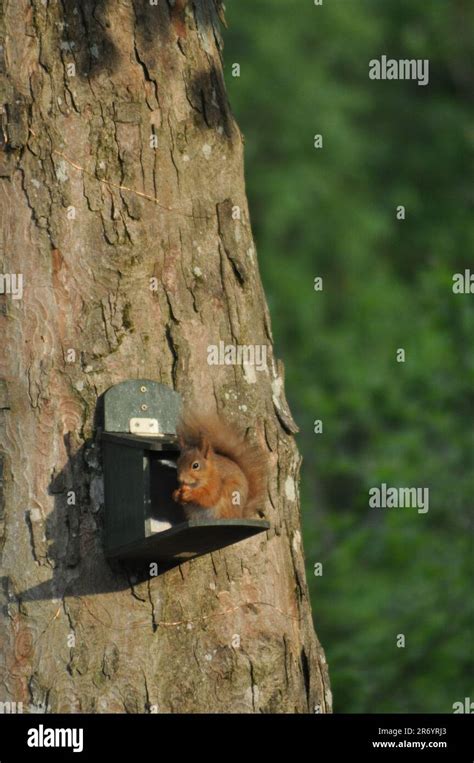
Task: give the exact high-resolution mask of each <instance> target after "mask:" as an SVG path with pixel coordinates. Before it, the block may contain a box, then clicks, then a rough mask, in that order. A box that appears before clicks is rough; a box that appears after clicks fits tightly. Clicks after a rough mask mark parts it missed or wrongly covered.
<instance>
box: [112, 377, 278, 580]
mask: <svg viewBox="0 0 474 763" xmlns="http://www.w3.org/2000/svg"><path fill="white" fill-rule="evenodd" d="M180 411H181V396H180V395H179V394H178V393H177V392H174V391H173V390H172V389H171V388H170V387H167V386H165V385H164V384H159V383H158V382H154V381H150V380H148V379H138V380H136V379H133V380H129V381H124V382H121V383H120V384H116V385H115V386H113V387H111V388H110V389H109V390H108V391H107V392H106V393H105V395H104V431H103V432H102V443H103V445H102V448H103V466H104V492H105V553H106V556H107V558H109V559H124V560H136V561H141V562H147V563H150V562H156V563H157V564H158V567H159V569H164V568H165V569H168V568H170V567H173V566H175V565H176V564H180V563H181V562H184V561H188V560H189V559H193V558H194V557H197V556H201V555H202V554H207V553H209V552H211V551H215V550H216V549H219V548H224V547H225V546H229V545H231V544H233V543H237V542H239V541H241V540H245V539H246V538H249V537H251V536H252V535H256V534H257V533H260V532H263V531H264V530H267V529H268V528H269V526H270V525H269V523H268V522H266V521H263V520H258V519H219V520H191V521H186V519H185V516H184V512H183V509H182V507H181V506H179V504H177V503H175V502H174V501H173V500H172V498H171V495H172V492H173V490H174V489H175V488H176V487H177V486H178V483H177V478H176V474H177V472H176V462H177V459H178V456H179V445H178V440H177V436H176V426H177V423H178V420H179V415H180Z"/></svg>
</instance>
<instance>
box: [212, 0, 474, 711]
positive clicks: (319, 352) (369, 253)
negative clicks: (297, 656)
mask: <svg viewBox="0 0 474 763" xmlns="http://www.w3.org/2000/svg"><path fill="white" fill-rule="evenodd" d="M227 21H228V24H229V29H228V31H227V33H226V37H225V44H226V48H225V72H226V81H227V86H228V92H229V97H230V101H231V104H232V107H233V110H234V112H235V114H236V117H237V119H238V122H239V124H240V127H241V129H242V131H243V133H244V135H245V139H246V173H247V188H248V194H249V200H250V209H251V213H252V218H253V220H252V222H253V228H254V232H255V236H256V242H257V248H258V253H259V261H260V267H261V270H262V275H263V280H264V284H265V288H266V291H267V295H268V297H269V302H270V309H271V313H272V318H273V326H274V333H275V337H276V341H277V350H278V353H279V355H280V356H281V357H283V359H284V360H285V365H286V386H287V393H288V397H289V400H290V403H291V405H292V409H293V412H294V413H295V417H296V420H297V422H298V424H299V426H300V429H301V433H300V435H299V443H300V447H301V449H302V452H303V456H304V462H303V470H302V491H303V492H302V495H303V524H304V533H305V550H306V560H307V572H308V579H309V582H310V589H311V596H312V603H313V611H314V616H315V624H316V628H317V632H318V634H319V636H320V638H321V640H322V642H323V644H324V647H325V649H326V654H327V656H328V662H329V667H330V673H331V680H332V687H333V694H334V707H335V711H336V712H404V711H406V712H452V705H453V703H454V702H456V701H458V700H463V699H464V697H466V696H470V697H474V687H473V682H472V675H473V636H474V616H473V596H472V584H473V579H474V575H473V572H474V570H473V554H472V552H473V542H472V505H473V493H474V481H473V461H472V454H473V452H474V447H473V446H474V442H473V431H472V430H473V428H472V419H473V415H472V414H473V411H474V406H473V402H474V394H473V376H474V374H473V369H474V361H473V354H472V340H473V336H474V309H473V303H474V295H469V294H464V295H456V294H453V292H452V277H453V274H454V273H457V272H463V271H464V269H465V268H469V267H471V269H472V271H473V272H474V263H473V260H472V252H473V250H474V248H473V244H474V227H473V209H472V207H473V190H472V189H473V186H472V166H473V163H472V160H473V144H474V125H473V113H472V100H471V98H472V92H473V84H474V78H473V70H472V66H471V64H472V61H473V60H474V56H473V54H474V39H473V35H472V30H473V29H474V5H473V4H472V3H469V2H466V1H465V0H451V1H450V2H446V0H383V2H382V1H381V0H324V3H323V5H322V6H315V5H314V3H313V0H300V2H290V1H289V0H287V2H275V0H259V2H257V3H254V2H251V1H250V0H239V2H237V1H233V0H229V2H228V3H227ZM382 54H386V55H387V56H388V57H392V58H397V59H398V58H423V59H424V58H428V59H429V61H430V82H429V85H428V86H426V87H422V86H418V85H417V83H416V82H412V81H380V82H377V81H371V80H369V78H368V66H369V64H368V62H369V61H370V59H372V58H379V57H380V56H381V55H382ZM233 63H239V64H240V66H241V71H240V77H234V76H232V64H233ZM318 133H320V134H322V135H323V141H324V143H323V148H322V149H316V148H314V145H313V143H314V135H315V134H318ZM469 167H470V168H471V171H470V170H469ZM400 204H402V205H404V206H405V207H406V219H405V220H404V221H400V220H397V219H396V207H397V206H398V205H400ZM316 276H322V277H323V279H324V290H323V291H322V292H316V291H314V289H313V281H314V278H315V277H316ZM397 348H404V349H405V352H406V362H405V363H397V362H396V350H397ZM316 419H321V420H322V421H323V427H324V429H323V434H315V433H314V431H313V428H314V427H313V422H314V421H315V420H316ZM382 482H386V483H387V484H388V485H393V486H407V487H410V486H420V487H429V490H430V504H429V511H428V512H427V513H426V514H420V513H417V510H416V509H415V508H411V509H410V508H403V509H370V508H369V506H368V491H369V489H370V488H371V487H373V486H377V485H380V483H382ZM316 562H321V563H322V564H323V575H322V576H315V575H314V565H315V563H316ZM398 634H404V636H405V639H406V646H405V648H399V647H397V635H398Z"/></svg>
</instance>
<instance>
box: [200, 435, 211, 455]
mask: <svg viewBox="0 0 474 763" xmlns="http://www.w3.org/2000/svg"><path fill="white" fill-rule="evenodd" d="M200 444H201V447H200V450H202V454H203V456H204V458H207V457H208V455H209V452H210V450H211V443H210V441H209V440H208V438H207V437H204V436H203V438H202V440H201V443H200Z"/></svg>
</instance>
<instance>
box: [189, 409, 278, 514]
mask: <svg viewBox="0 0 474 763" xmlns="http://www.w3.org/2000/svg"><path fill="white" fill-rule="evenodd" d="M177 434H178V437H179V438H180V439H182V440H183V441H184V443H186V445H188V446H193V445H194V446H196V447H199V446H201V445H202V442H203V438H206V439H207V440H208V441H209V442H210V444H211V446H212V448H213V450H214V451H215V452H216V453H219V454H220V455H221V456H226V457H227V458H229V459H230V460H231V461H234V462H235V463H236V464H237V465H238V466H239V468H240V469H241V470H242V472H243V473H244V475H245V477H246V478H247V482H248V498H247V503H246V504H245V506H244V509H243V515H244V516H245V517H250V516H252V515H253V514H255V513H256V512H257V511H261V512H263V507H264V503H265V494H266V488H267V469H268V459H267V456H266V454H265V453H264V452H263V451H262V450H261V449H260V448H259V447H258V446H257V445H252V444H250V443H248V442H247V441H246V440H244V435H243V434H242V433H241V432H239V430H238V429H237V428H236V427H234V426H233V425H230V424H228V423H227V422H226V421H224V420H223V419H221V418H219V417H218V416H216V415H215V414H213V413H211V414H209V415H208V414H204V413H202V414H195V413H189V412H188V411H185V412H184V413H183V415H182V417H181V421H180V423H179V425H178V428H177Z"/></svg>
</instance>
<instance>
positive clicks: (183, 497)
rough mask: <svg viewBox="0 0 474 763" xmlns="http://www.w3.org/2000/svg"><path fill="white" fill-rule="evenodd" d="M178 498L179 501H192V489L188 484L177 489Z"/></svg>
mask: <svg viewBox="0 0 474 763" xmlns="http://www.w3.org/2000/svg"><path fill="white" fill-rule="evenodd" d="M179 500H180V501H181V503H192V500H193V491H192V489H191V488H190V487H189V485H182V487H181V488H180V491H179Z"/></svg>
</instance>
